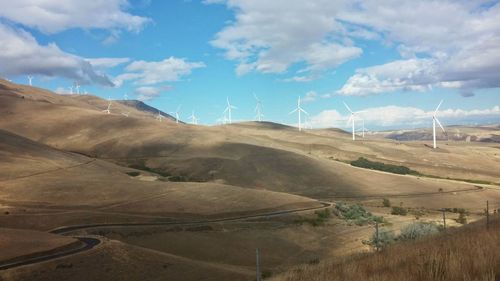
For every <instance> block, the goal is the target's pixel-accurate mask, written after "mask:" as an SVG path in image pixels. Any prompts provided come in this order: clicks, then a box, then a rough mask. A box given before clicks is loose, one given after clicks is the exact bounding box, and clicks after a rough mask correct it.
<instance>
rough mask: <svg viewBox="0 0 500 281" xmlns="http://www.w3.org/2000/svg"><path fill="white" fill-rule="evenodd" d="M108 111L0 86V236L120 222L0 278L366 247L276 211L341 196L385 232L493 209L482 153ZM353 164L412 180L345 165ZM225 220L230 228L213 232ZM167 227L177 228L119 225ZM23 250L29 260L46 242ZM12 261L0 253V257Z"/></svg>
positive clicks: (172, 273) (337, 229) (173, 272)
mask: <svg viewBox="0 0 500 281" xmlns="http://www.w3.org/2000/svg"><path fill="white" fill-rule="evenodd" d="M113 105H114V106H113V107H112V113H113V114H110V115H106V114H104V113H102V110H103V109H104V108H105V107H106V106H107V101H105V100H102V99H100V98H97V97H93V96H61V95H56V94H54V93H51V92H49V91H46V90H43V89H38V88H33V87H28V86H21V85H16V84H11V83H8V82H4V81H1V80H0V225H1V226H2V227H8V228H15V229H36V230H40V231H50V230H53V229H55V228H58V227H62V226H69V225H82V224H108V225H109V224H120V225H118V226H116V225H115V226H105V225H101V226H95V227H91V228H86V229H81V230H78V231H73V232H71V233H66V234H65V235H66V236H61V235H54V234H50V235H49V234H46V233H44V234H45V235H49V236H51V237H62V238H61V239H63V240H64V239H72V238H70V237H71V236H74V235H77V234H78V235H81V236H87V235H94V236H95V235H97V237H101V239H102V241H103V242H102V243H101V244H100V245H98V246H97V247H95V248H93V249H91V250H88V251H84V252H81V253H78V254H74V255H71V256H67V257H63V258H59V259H56V260H50V261H45V262H42V263H36V264H33V265H27V266H23V267H18V268H12V269H8V270H3V271H0V280H2V278H3V279H4V280H31V279H33V278H34V279H36V280H64V279H71V280H164V278H168V280H253V279H254V278H255V274H254V267H255V265H254V253H255V248H259V249H261V252H262V262H263V268H264V270H265V271H266V272H267V273H269V274H271V273H272V274H277V273H279V272H283V271H286V270H287V269H289V268H290V267H293V266H296V265H298V264H304V263H306V264H307V263H310V262H315V261H317V260H321V261H324V260H328V259H329V258H345V257H348V256H350V255H352V254H355V253H360V252H367V251H369V250H370V249H369V248H368V247H367V246H366V245H363V244H362V243H361V241H362V240H365V239H367V238H368V237H369V236H370V235H371V234H372V233H373V227H372V226H371V225H365V226H356V225H353V224H350V223H347V222H345V221H344V220H341V219H340V218H337V217H331V218H329V219H328V221H326V222H325V223H324V224H322V225H320V226H312V225H311V224H310V223H307V222H304V221H305V220H307V219H314V218H315V214H314V211H313V210H310V211H300V212H293V213H286V214H276V213H275V212H277V211H284V210H288V211H290V210H295V209H302V208H323V207H322V206H323V205H322V204H321V202H322V201H327V202H332V203H333V202H339V201H347V202H349V203H350V204H355V203H359V204H362V205H363V206H365V208H367V209H368V210H369V211H371V212H372V213H373V214H375V215H381V216H384V218H385V219H386V223H385V224H386V227H389V228H391V229H393V230H395V231H397V230H398V229H399V228H401V227H402V226H403V225H406V224H408V223H410V222H412V221H414V220H415V219H416V217H417V216H418V218H419V219H420V220H424V221H436V222H440V218H441V213H440V211H439V210H440V209H442V208H465V209H467V211H469V216H468V220H469V221H470V222H472V221H475V220H478V219H481V218H483V217H484V215H483V214H484V212H483V209H484V207H485V201H486V200H489V202H490V206H491V207H492V208H500V186H498V185H495V183H500V169H496V168H495V167H500V154H499V150H498V145H496V144H494V143H480V142H471V143H465V142H458V141H454V142H447V143H446V142H444V141H442V142H440V148H439V149H438V150H436V151H434V150H432V149H430V148H428V147H427V146H425V145H424V144H426V143H427V142H425V141H411V142H398V141H394V140H389V139H385V138H382V137H380V136H376V135H373V136H371V135H369V136H368V137H367V138H365V139H363V140H360V141H356V142H354V143H353V142H352V141H351V140H350V135H349V134H346V133H345V132H343V131H341V130H336V129H323V130H306V131H305V132H302V133H299V132H298V131H297V130H296V129H294V128H291V127H288V126H284V125H280V124H274V123H268V122H260V123H258V122H246V123H238V124H233V125H226V126H212V127H206V126H192V125H187V124H176V123H175V122H173V121H172V120H169V119H167V120H164V121H163V122H158V121H157V120H155V119H154V114H153V113H151V112H148V111H142V110H140V109H137V108H135V107H130V106H127V105H126V104H123V103H118V102H114V103H113ZM123 112H130V117H125V116H124V115H122V114H121V113H123ZM361 156H362V157H365V158H368V159H371V160H375V161H380V162H384V163H389V164H398V165H405V166H408V167H410V168H412V169H415V170H417V171H419V172H421V173H423V174H425V175H424V176H411V175H396V174H390V173H386V172H380V171H373V170H367V169H363V168H357V167H353V166H351V165H349V164H347V163H346V162H349V161H350V160H355V159H357V158H358V157H361ZM428 175H434V176H440V177H442V179H436V178H431V177H428ZM447 177H449V178H452V179H462V180H452V179H446V178H447ZM463 180H469V181H471V180H476V181H478V180H479V181H482V182H466V181H463ZM382 198H388V199H390V200H391V202H392V203H393V205H398V206H399V205H402V206H404V207H406V208H409V211H410V212H409V214H408V215H407V216H395V215H391V214H390V212H391V209H390V208H385V207H382ZM417 213H418V215H415V214H417ZM261 214H264V215H262V216H257V217H252V216H256V215H261ZM455 216H456V214H449V218H448V220H447V224H449V225H450V226H458V225H459V224H457V223H456V222H455V221H454V219H455ZM228 218H237V219H234V220H230V221H220V222H214V221H213V220H215V219H228ZM193 221H197V222H198V223H194V224H193V223H192V222H193ZM172 222H176V223H178V224H176V225H148V226H137V225H134V224H137V223H150V224H154V223H163V224H165V223H172ZM94 236H92V237H94ZM6 237H7V238H5V239H4V244H5V245H8V246H9V247H10V249H16V248H15V246H16V245H17V244H19V242H18V240H15V239H13V238H12V239H9V237H12V236H6ZM19 237H20V239H21V238H22V237H23V236H19ZM44 237H45V236H43V235H40V240H44V241H45V240H46V238H44ZM47 239H48V238H47ZM436 239H437V238H436ZM21 240H22V239H21ZM63 240H61V241H63ZM33 241H34V243H35V244H36V246H33V247H31V249H32V252H34V253H36V252H43V251H45V250H50V248H51V249H56V248H58V247H59V246H60V245H59V244H57V243H54V244H50V243H48V244H44V243H45V242H36V241H37V240H36V239H34V240H33ZM47 241H48V240H47ZM64 241H66V240H64ZM21 249H22V247H21V248H20V250H19V256H21V255H23V253H24V251H23V250H21ZM15 255H16V251H15V250H12V251H10V254H9V257H10V256H15ZM5 259H7V258H5ZM5 259H4V258H0V263H1V261H2V260H5ZM321 264H323V263H321ZM318 267H319V266H318ZM70 277H71V278H70ZM304 280H306V279H304Z"/></svg>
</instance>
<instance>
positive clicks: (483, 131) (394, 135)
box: [383, 125, 500, 143]
mask: <svg viewBox="0 0 500 281" xmlns="http://www.w3.org/2000/svg"><path fill="white" fill-rule="evenodd" d="M436 130H437V131H436V132H437V136H436V138H437V139H438V140H451V141H465V142H471V141H472V142H476V141H477V142H495V143H499V142H500V135H499V134H498V126H497V125H495V126H477V127H471V126H447V127H446V134H444V133H442V132H441V130H439V131H438V129H436ZM383 134H385V138H388V139H393V140H397V141H429V140H432V130H431V129H416V130H400V131H386V132H383Z"/></svg>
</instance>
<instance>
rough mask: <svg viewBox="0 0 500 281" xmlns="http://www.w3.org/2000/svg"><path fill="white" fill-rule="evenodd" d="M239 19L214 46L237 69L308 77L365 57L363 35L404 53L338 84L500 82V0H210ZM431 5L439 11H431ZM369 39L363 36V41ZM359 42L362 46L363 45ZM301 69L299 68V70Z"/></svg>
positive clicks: (468, 87) (346, 90)
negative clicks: (296, 70)
mask: <svg viewBox="0 0 500 281" xmlns="http://www.w3.org/2000/svg"><path fill="white" fill-rule="evenodd" d="M205 3H218V4H224V5H226V6H227V7H228V8H229V9H230V10H232V11H234V14H235V18H234V20H233V21H231V22H229V23H228V24H227V26H226V27H224V28H223V29H222V30H220V31H219V32H218V33H217V34H216V36H215V38H214V40H212V42H211V43H212V45H213V46H215V47H217V48H220V49H222V50H224V52H225V57H226V58H227V59H229V60H233V61H236V62H237V64H238V65H237V67H236V73H237V74H238V75H243V74H245V73H248V72H251V71H257V72H261V73H285V72H287V71H288V70H289V69H291V67H292V66H299V65H300V66H302V65H303V69H301V71H305V72H307V71H310V72H311V73H306V74H301V75H297V74H295V75H292V77H291V78H286V79H282V81H288V82H289V81H293V82H305V81H311V80H313V79H312V78H318V77H320V76H321V75H318V74H321V72H322V71H324V70H327V69H331V68H335V67H338V66H339V65H341V64H343V63H345V62H347V61H349V60H352V59H354V58H357V57H359V56H361V54H362V53H363V50H362V49H361V48H360V46H361V45H360V44H358V43H360V42H359V40H377V41H379V42H380V43H382V44H383V45H385V46H388V47H390V46H392V47H395V48H396V50H397V51H398V52H399V53H400V55H401V59H400V60H398V61H395V62H388V63H386V64H383V65H379V66H374V67H367V68H362V69H359V70H358V71H357V72H356V73H355V74H354V75H353V76H352V77H351V78H350V79H349V80H348V81H347V83H346V84H345V85H344V87H343V88H342V89H341V90H340V91H339V93H341V94H344V95H368V94H378V93H384V92H391V91H415V90H417V91H422V90H427V89H430V88H431V87H447V88H449V87H453V88H455V89H457V91H458V92H460V93H461V94H462V95H465V96H470V95H471V93H473V91H474V90H475V89H481V88H493V87H500V79H498V75H497V74H498V73H500V52H499V51H498V50H499V49H500V25H499V24H498V22H500V3H499V2H488V1H454V0H443V1H432V0H424V1H411V0H403V1H401V0H354V1H342V0H340V1H328V0H315V1H300V0H292V1H285V0H276V1H266V0H225V1H223V0H210V1H205ZM430 11H432V12H430ZM363 44H364V43H363ZM357 45H359V46H357ZM299 73H300V71H299Z"/></svg>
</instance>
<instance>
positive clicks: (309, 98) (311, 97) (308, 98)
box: [302, 91, 318, 102]
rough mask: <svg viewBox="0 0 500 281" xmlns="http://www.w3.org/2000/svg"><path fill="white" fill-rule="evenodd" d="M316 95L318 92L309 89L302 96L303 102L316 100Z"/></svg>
mask: <svg viewBox="0 0 500 281" xmlns="http://www.w3.org/2000/svg"><path fill="white" fill-rule="evenodd" d="M317 96H318V94H317V93H316V92H315V91H309V92H307V93H306V94H305V96H304V97H303V98H302V101H303V102H312V101H315V100H316V98H317Z"/></svg>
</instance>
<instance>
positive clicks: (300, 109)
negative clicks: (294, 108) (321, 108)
mask: <svg viewBox="0 0 500 281" xmlns="http://www.w3.org/2000/svg"><path fill="white" fill-rule="evenodd" d="M299 109H300V111H302V112H304V113H305V114H306V115H309V113H307V111H305V110H303V109H302V108H299Z"/></svg>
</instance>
